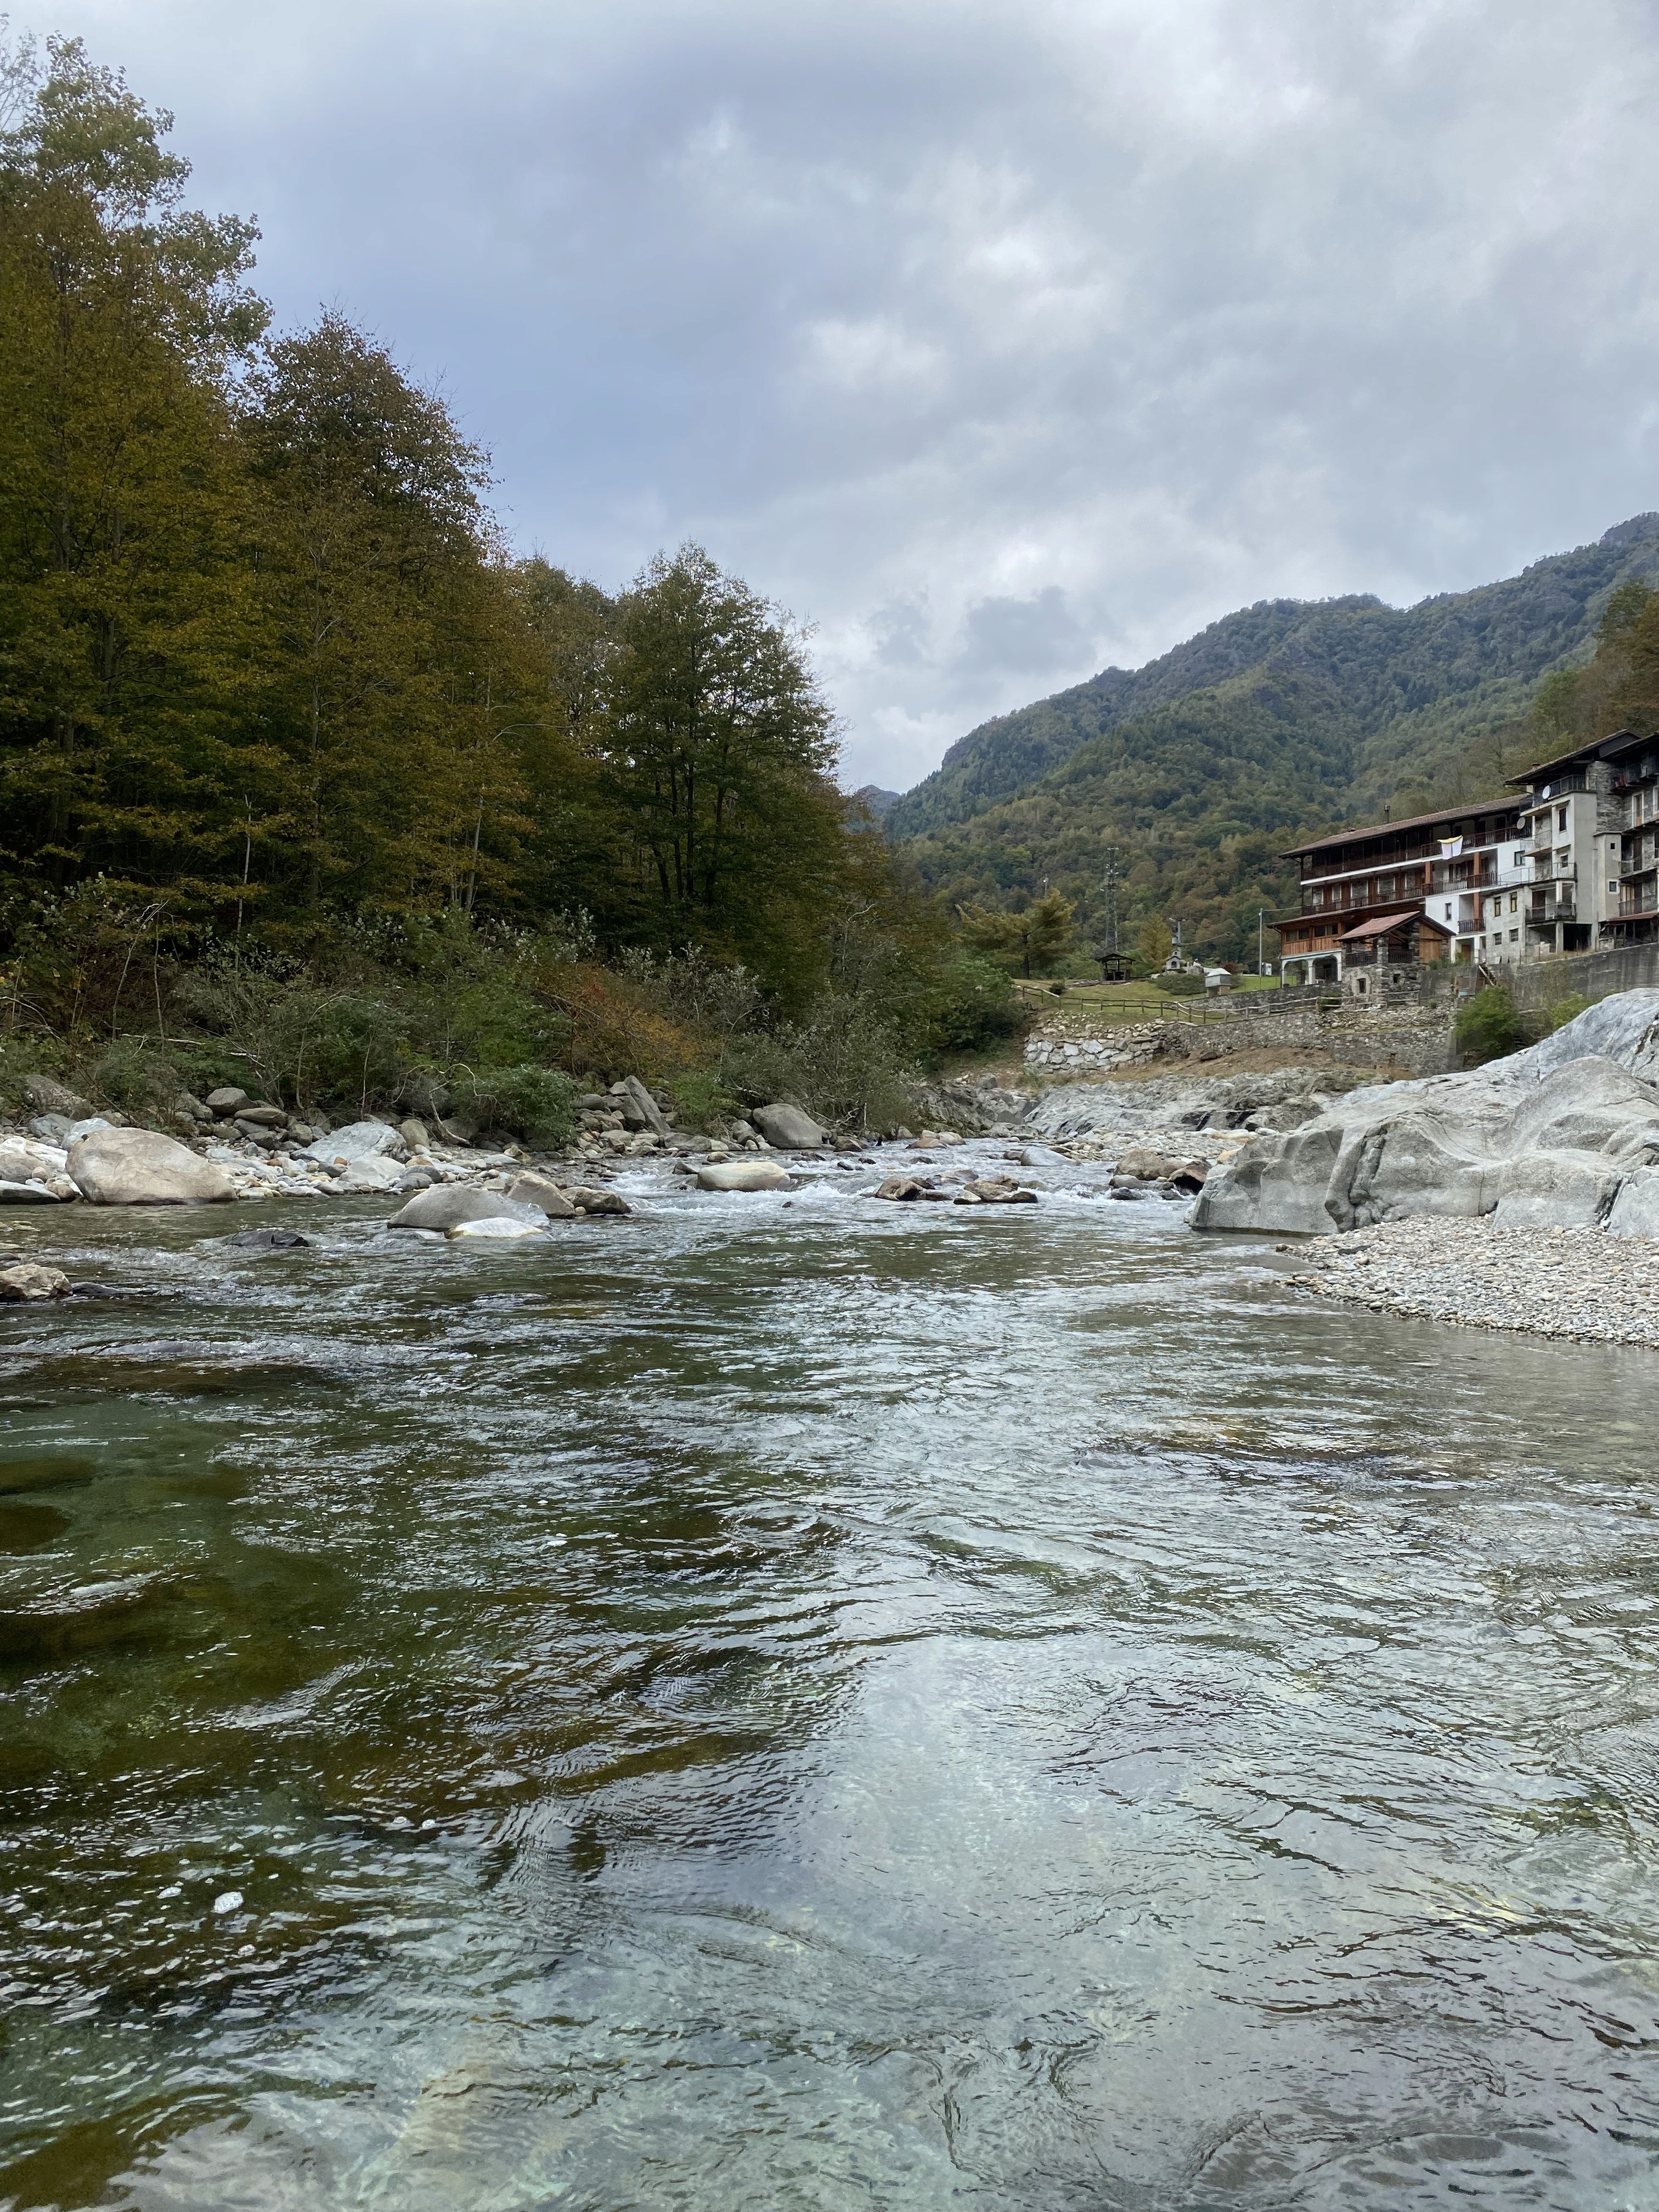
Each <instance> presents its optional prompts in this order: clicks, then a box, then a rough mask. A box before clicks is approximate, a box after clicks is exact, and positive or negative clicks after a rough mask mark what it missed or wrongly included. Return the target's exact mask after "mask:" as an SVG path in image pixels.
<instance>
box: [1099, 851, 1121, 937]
mask: <svg viewBox="0 0 1659 2212" xmlns="http://www.w3.org/2000/svg"><path fill="white" fill-rule="evenodd" d="M1120 874H1121V869H1120V868H1119V866H1118V850H1117V847H1116V846H1115V845H1109V846H1108V847H1107V848H1106V874H1105V878H1104V880H1103V883H1102V884H1101V886H1100V888H1101V893H1102V896H1103V897H1104V899H1105V902H1106V950H1107V951H1109V952H1115V951H1117V885H1118V878H1119V876H1120Z"/></svg>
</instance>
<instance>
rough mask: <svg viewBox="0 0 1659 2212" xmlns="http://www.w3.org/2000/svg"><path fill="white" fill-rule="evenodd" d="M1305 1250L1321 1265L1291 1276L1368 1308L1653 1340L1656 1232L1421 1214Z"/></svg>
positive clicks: (1658, 1272)
mask: <svg viewBox="0 0 1659 2212" xmlns="http://www.w3.org/2000/svg"><path fill="white" fill-rule="evenodd" d="M1299 1249H1304V1248H1302V1247H1300V1246H1291V1245H1281V1246H1279V1250H1280V1251H1282V1252H1288V1251H1292V1250H1299ZM1312 1249H1315V1250H1316V1252H1317V1256H1318V1261H1319V1265H1318V1267H1316V1268H1315V1269H1312V1270H1310V1271H1309V1272H1308V1273H1303V1274H1297V1275H1296V1276H1294V1277H1292V1280H1293V1281H1294V1282H1296V1283H1297V1284H1298V1285H1301V1286H1302V1287H1303V1288H1304V1289H1306V1290H1309V1291H1314V1292H1316V1294H1317V1295H1318V1296H1320V1297H1328V1298H1338V1299H1340V1300H1341V1301H1342V1302H1343V1303H1344V1304H1348V1305H1358V1306H1365V1307H1368V1308H1369V1309H1370V1310H1371V1311H1372V1312H1373V1313H1392V1314H1399V1315H1401V1316H1408V1317H1410V1318H1412V1319H1413V1320H1419V1321H1443V1322H1455V1323H1459V1324H1461V1325H1462V1326H1463V1327H1464V1328H1488V1329H1509V1330H1516V1331H1519V1332H1521V1333H1522V1334H1528V1335H1534V1336H1551V1337H1561V1338H1565V1339H1567V1340H1570V1341H1571V1342H1573V1343H1578V1344H1632V1345H1643V1346H1650V1347H1652V1348H1655V1349H1659V1239H1656V1238H1653V1237H1610V1236H1609V1235H1608V1234H1607V1231H1605V1230H1602V1229H1583V1228H1574V1229H1554V1228H1551V1229H1498V1228H1493V1227H1491V1226H1489V1225H1487V1224H1486V1223H1484V1222H1482V1221H1479V1220H1435V1219H1431V1218H1425V1217H1423V1216H1420V1215H1419V1216H1416V1217H1413V1218H1411V1219H1409V1220H1404V1221H1389V1222H1383V1223H1382V1224H1380V1225H1377V1226H1376V1227H1375V1228H1371V1229H1358V1230H1350V1231H1346V1233H1344V1234H1343V1235H1341V1236H1339V1237H1329V1238H1326V1239H1322V1240H1321V1242H1320V1243H1319V1244H1318V1245H1317V1246H1316V1247H1315V1248H1312Z"/></svg>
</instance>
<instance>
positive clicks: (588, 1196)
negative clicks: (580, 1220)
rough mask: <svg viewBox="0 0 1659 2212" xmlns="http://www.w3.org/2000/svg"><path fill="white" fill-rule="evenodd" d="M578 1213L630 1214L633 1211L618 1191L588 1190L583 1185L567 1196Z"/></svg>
mask: <svg viewBox="0 0 1659 2212" xmlns="http://www.w3.org/2000/svg"><path fill="white" fill-rule="evenodd" d="M568 1196H569V1199H570V1203H571V1205H572V1206H573V1207H574V1209H575V1211H576V1212H578V1213H631V1212H633V1211H634V1209H633V1207H632V1206H630V1205H629V1203H628V1200H626V1199H625V1198H624V1197H623V1194H622V1193H621V1192H620V1191H619V1190H590V1189H588V1188H586V1186H585V1185H584V1186H582V1187H581V1188H578V1189H575V1190H573V1191H571V1192H570V1193H569V1194H568Z"/></svg>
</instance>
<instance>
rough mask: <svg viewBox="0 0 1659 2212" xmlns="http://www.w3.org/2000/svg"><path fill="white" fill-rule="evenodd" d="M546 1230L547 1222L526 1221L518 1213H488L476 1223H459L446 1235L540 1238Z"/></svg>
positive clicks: (446, 1232)
mask: <svg viewBox="0 0 1659 2212" xmlns="http://www.w3.org/2000/svg"><path fill="white" fill-rule="evenodd" d="M546 1229H547V1223H546V1221H545V1220H543V1221H541V1222H534V1221H526V1220H523V1219H521V1218H520V1216H519V1215H518V1214H516V1213H486V1214H484V1215H483V1216H482V1217H481V1218H479V1219H477V1220H476V1221H458V1222H457V1223H456V1224H455V1225H454V1227H453V1229H450V1230H447V1231H445V1234H446V1235H447V1236H449V1237H540V1236H542V1235H544V1233H545V1231H546Z"/></svg>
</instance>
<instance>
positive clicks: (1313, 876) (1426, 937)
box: [1272, 799, 1531, 995]
mask: <svg viewBox="0 0 1659 2212" xmlns="http://www.w3.org/2000/svg"><path fill="white" fill-rule="evenodd" d="M1523 811H1524V810H1523V809H1522V806H1521V805H1519V804H1518V803H1517V802H1516V801H1514V800H1510V799H1487V800H1486V801H1485V802H1484V803H1483V804H1481V805H1478V806H1474V807H1469V806H1453V807H1443V808H1442V809H1441V810H1440V811H1438V812H1437V813H1433V814H1415V815H1413V816H1411V817H1408V818H1407V820H1405V821H1403V822H1383V823H1373V824H1372V825H1371V826H1370V827H1369V828H1367V829H1341V830H1338V831H1337V832H1335V833H1334V835H1333V836H1328V837H1319V838H1316V839H1315V840H1314V841H1313V842H1311V843H1310V844H1307V845H1300V846H1297V847H1296V848H1294V849H1293V850H1292V851H1291V852H1289V853H1286V854H1283V855H1282V856H1281V857H1282V858H1284V859H1285V860H1295V861H1296V862H1297V864H1298V868H1297V872H1298V874H1299V876H1300V878H1301V899H1302V903H1301V908H1300V911H1299V912H1297V913H1296V914H1294V915H1282V916H1281V917H1280V918H1279V920H1278V921H1275V922H1274V923H1273V925H1272V926H1273V928H1274V929H1276V930H1277V931H1278V933H1279V974H1280V976H1281V978H1282V980H1283V981H1285V982H1286V983H1335V982H1339V981H1342V979H1343V978H1344V977H1345V976H1346V977H1350V978H1351V979H1352V980H1351V981H1350V982H1349V986H1348V987H1349V988H1350V989H1351V990H1353V991H1355V992H1356V993H1357V994H1359V995H1364V994H1363V992H1361V991H1360V986H1361V985H1362V984H1363V985H1364V986H1365V987H1366V988H1367V989H1369V988H1370V985H1371V983H1372V981H1373V979H1375V980H1376V981H1389V980H1393V981H1401V979H1402V978H1403V976H1404V975H1406V974H1407V972H1408V971H1409V970H1411V969H1415V968H1416V967H1418V966H1419V965H1422V964H1434V963H1441V962H1446V961H1462V962H1468V963H1474V962H1476V961H1509V960H1518V959H1520V958H1521V957H1522V948H1523V936H1522V931H1523V922H1522V913H1521V902H1522V895H1523V892H1524V891H1525V890H1526V888H1527V886H1528V884H1530V882H1531V876H1530V873H1529V854H1530V847H1529V845H1528V841H1527V833H1526V830H1525V829H1524V828H1523V824H1522V814H1523Z"/></svg>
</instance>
